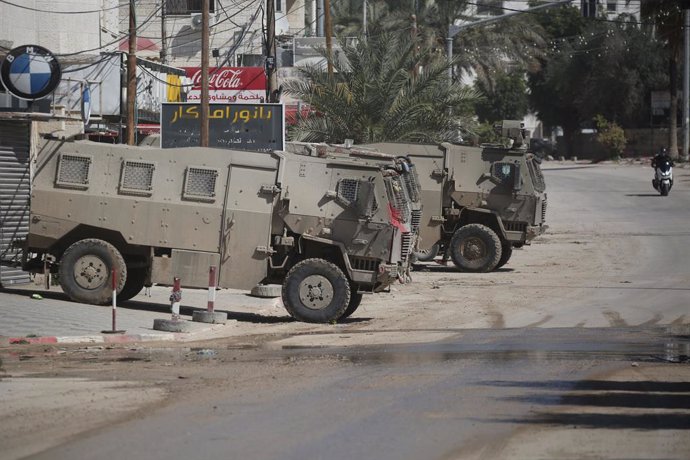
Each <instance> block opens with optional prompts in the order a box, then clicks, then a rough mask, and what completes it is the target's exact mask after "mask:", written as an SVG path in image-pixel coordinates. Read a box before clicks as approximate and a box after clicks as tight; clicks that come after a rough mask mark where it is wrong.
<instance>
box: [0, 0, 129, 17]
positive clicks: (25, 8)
mask: <svg viewBox="0 0 690 460" xmlns="http://www.w3.org/2000/svg"><path fill="white" fill-rule="evenodd" d="M0 3H4V4H6V5H10V6H14V7H16V8H21V9H23V10H29V11H35V12H37V13H50V14H91V13H100V12H102V11H109V10H114V9H116V8H120V5H117V6H111V7H110V8H102V9H100V10H89V11H52V10H42V9H39V8H32V7H30V6H24V5H17V4H16V3H12V2H8V1H7V0H0Z"/></svg>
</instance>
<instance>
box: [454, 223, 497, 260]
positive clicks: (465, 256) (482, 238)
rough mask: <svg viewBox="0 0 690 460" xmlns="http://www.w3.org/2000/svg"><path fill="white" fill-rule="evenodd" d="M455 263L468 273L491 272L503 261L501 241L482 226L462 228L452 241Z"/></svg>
mask: <svg viewBox="0 0 690 460" xmlns="http://www.w3.org/2000/svg"><path fill="white" fill-rule="evenodd" d="M449 249H450V256H451V258H452V259H453V263H454V264H455V265H456V266H457V267H458V268H460V269H462V270H464V271H468V272H490V271H491V270H493V269H494V268H495V267H496V265H498V262H499V260H501V253H502V250H501V249H502V248H501V240H500V239H499V238H498V235H496V232H494V231H493V230H491V229H490V228H489V227H487V226H485V225H481V224H468V225H465V226H464V227H460V228H459V229H458V230H457V231H456V232H455V234H454V235H453V238H451V240H450V247H449Z"/></svg>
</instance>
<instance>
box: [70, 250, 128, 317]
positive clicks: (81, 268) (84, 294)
mask: <svg viewBox="0 0 690 460" xmlns="http://www.w3.org/2000/svg"><path fill="white" fill-rule="evenodd" d="M113 270H115V271H116V272H117V286H116V288H117V292H118V293H119V292H121V291H122V289H123V288H124V285H125V282H126V281H127V266H126V265H125V260H124V259H123V258H122V255H121V254H120V252H119V251H118V250H117V249H115V246H113V245H112V244H110V243H108V242H106V241H103V240H98V239H87V240H81V241H77V242H76V243H74V244H72V245H71V246H70V247H69V248H67V250H66V251H65V253H64V254H63V255H62V259H61V260H60V271H59V274H60V286H61V287H62V290H63V291H64V292H65V294H67V295H68V296H69V297H70V298H71V299H72V300H76V301H77V302H82V303H91V304H95V305H105V304H108V303H110V302H112V298H113V287H112V273H113Z"/></svg>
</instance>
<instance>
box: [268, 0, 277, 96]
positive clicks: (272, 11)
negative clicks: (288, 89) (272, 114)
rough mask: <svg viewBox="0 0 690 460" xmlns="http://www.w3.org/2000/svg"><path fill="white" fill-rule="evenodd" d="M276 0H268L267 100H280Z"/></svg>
mask: <svg viewBox="0 0 690 460" xmlns="http://www.w3.org/2000/svg"><path fill="white" fill-rule="evenodd" d="M274 2H275V0H266V102H278V101H276V100H274V99H275V91H276V90H277V89H278V79H277V77H276V8H275V3H274Z"/></svg>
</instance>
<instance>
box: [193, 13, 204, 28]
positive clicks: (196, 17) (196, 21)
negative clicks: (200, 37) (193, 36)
mask: <svg viewBox="0 0 690 460" xmlns="http://www.w3.org/2000/svg"><path fill="white" fill-rule="evenodd" d="M202 22H203V18H202V15H201V14H193V15H192V18H191V21H190V23H191V26H192V29H194V30H201V25H202Z"/></svg>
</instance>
